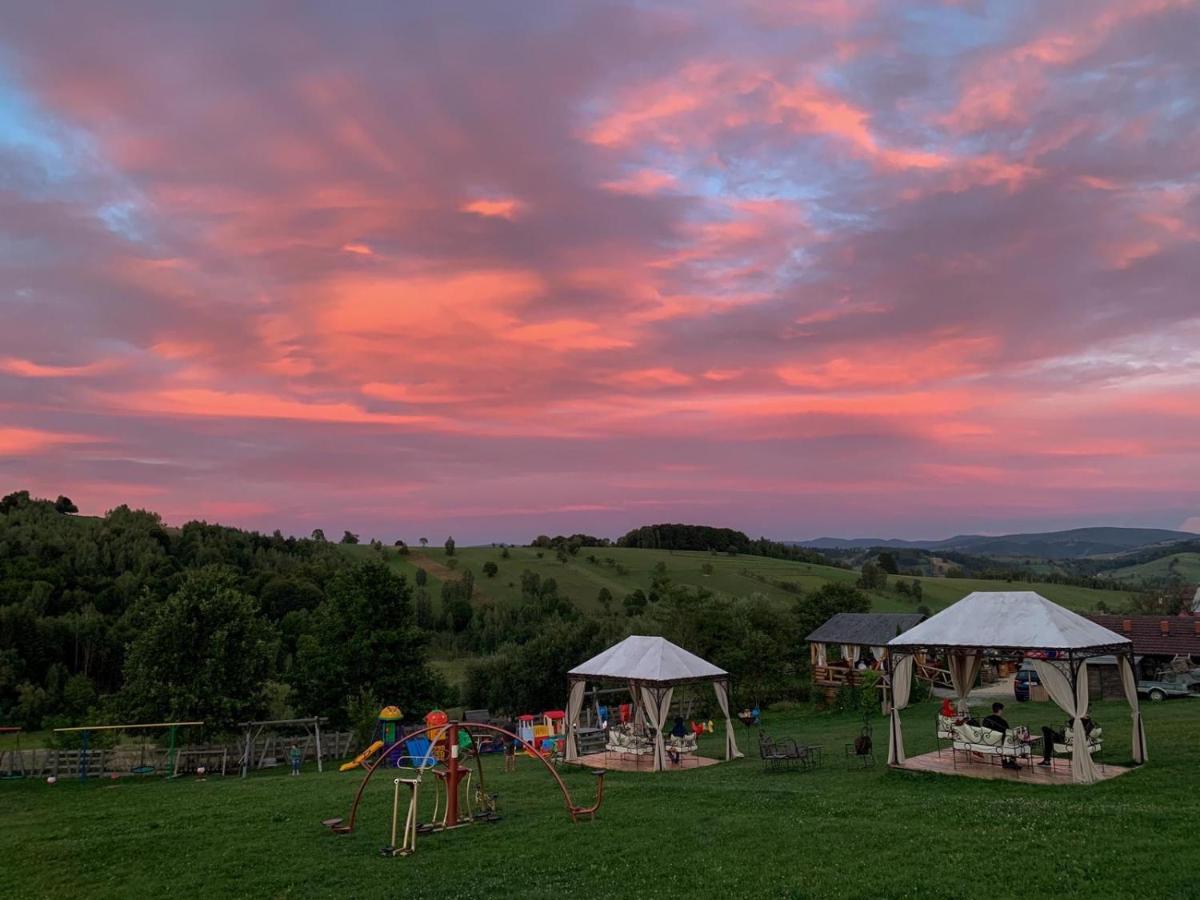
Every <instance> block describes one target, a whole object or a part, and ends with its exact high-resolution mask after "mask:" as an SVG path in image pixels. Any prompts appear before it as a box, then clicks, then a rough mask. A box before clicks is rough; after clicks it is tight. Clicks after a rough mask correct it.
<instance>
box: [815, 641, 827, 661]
mask: <svg viewBox="0 0 1200 900" xmlns="http://www.w3.org/2000/svg"><path fill="white" fill-rule="evenodd" d="M812 646H813V665H815V666H827V665H829V658H828V657H827V656H826V654H825V645H824V644H822V643H815V644H813V645H812Z"/></svg>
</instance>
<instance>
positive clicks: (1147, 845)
mask: <svg viewBox="0 0 1200 900" xmlns="http://www.w3.org/2000/svg"><path fill="white" fill-rule="evenodd" d="M933 713H934V707H933V705H932V704H928V703H927V704H923V705H921V706H917V707H914V708H911V709H909V710H906V711H905V714H904V720H905V727H906V729H907V738H908V750H909V752H910V754H911V753H918V752H924V751H926V750H931V749H933V738H932V727H931V724H932V717H933ZM1009 713H1010V716H1009V717H1010V719H1011V720H1012V721H1013V722H1014V723H1015V722H1024V723H1027V724H1030V725H1031V726H1037V725H1040V724H1041V723H1042V722H1043V721H1050V722H1058V721H1059V719H1061V714H1060V713H1059V711H1058V710H1057V709H1056V708H1054V707H1052V706H1049V705H1046V704H1021V705H1019V706H1018V705H1017V704H1012V705H1010V710H1009ZM1094 714H1095V715H1096V717H1097V719H1098V720H1099V721H1101V722H1102V723H1103V724H1104V725H1105V726H1106V727H1105V733H1106V736H1107V745H1106V750H1105V757H1106V759H1107V761H1108V762H1109V763H1119V762H1122V761H1125V760H1127V759H1128V756H1129V744H1128V741H1129V728H1128V723H1129V716H1128V710H1127V708H1126V707H1125V706H1124V705H1123V704H1121V703H1116V702H1103V703H1099V704H1096V708H1095V710H1094ZM1145 715H1146V731H1147V735H1148V740H1149V748H1150V759H1151V762H1150V764H1149V765H1147V766H1146V767H1145V768H1143V769H1141V770H1138V771H1136V772H1133V773H1131V774H1128V775H1125V776H1123V777H1121V778H1117V779H1114V780H1112V781H1108V782H1104V783H1101V784H1097V785H1093V786H1074V785H1070V786H1055V787H1047V786H1038V785H1033V784H1020V783H1016V784H1014V783H1008V782H987V781H974V780H970V779H966V778H961V777H953V776H939V775H923V774H913V773H907V772H894V771H889V770H888V769H887V768H886V767H885V766H884V765H883V764H882V763H883V759H884V753H885V748H884V747H883V746H882V744H883V743H884V739H883V735H884V734H885V728H884V723H885V720H883V719H882V718H877V719H875V720H874V726H875V735H876V740H877V741H878V742H879V746H878V748H877V751H878V754H879V758H880V765H878V766H877V767H876V768H874V769H871V770H865V771H847V770H846V769H845V768H844V766H843V765H842V762H843V757H842V746H843V744H844V743H845V742H847V741H849V740H850V739H851V738H852V737H853V736H854V735H855V734H856V733H857V730H858V727H859V725H860V722H859V721H858V720H857V719H856V718H855V717H853V716H850V715H838V714H827V713H816V712H813V711H811V710H809V709H807V708H804V709H799V710H792V711H780V712H773V711H768V712H767V714H766V722H765V724H766V728H767V730H768V731H770V732H771V733H773V734H777V735H784V734H790V735H794V736H796V737H800V738H802V739H804V740H807V741H809V742H818V743H821V744H823V745H824V746H825V766H824V768H822V769H820V770H818V771H816V772H811V773H799V772H794V773H786V774H780V775H767V774H764V773H763V771H762V769H761V766H760V764H759V762H758V760H757V759H755V758H753V751H754V738H753V734H754V733H753V732H747V731H746V730H745V729H743V728H742V727H741V726H740V725H739V726H738V736H739V739H740V740H741V742H742V745H743V749H744V750H746V751H748V755H747V758H746V759H743V760H740V761H738V762H734V763H730V764H725V765H720V766H714V767H711V768H706V769H699V770H692V771H687V772H681V773H664V774H659V775H654V774H649V773H644V774H635V773H613V774H610V775H609V777H608V780H607V791H606V796H605V800H604V806H603V808H602V810H601V812H600V815H599V817H598V819H597V821H595V822H594V823H582V824H577V825H572V824H571V823H570V822H569V820H568V819H567V817H566V815H565V813H564V812H563V809H562V805H561V799H560V795H559V794H558V793H557V791H556V790H554V789H553V785H552V782H551V781H550V779H549V777H548V776H547V775H546V773H545V772H544V771H542V770H540V768H539V767H538V765H537V764H536V763H535V762H533V761H531V760H522V762H521V765H520V768H519V769H518V771H517V772H515V773H513V774H507V775H506V774H505V773H503V772H502V771H500V769H501V766H500V765H499V760H498V759H495V758H493V759H491V760H490V767H489V769H488V772H487V775H488V778H489V779H490V781H489V787H490V788H491V789H492V790H495V791H498V792H499V794H500V807H501V812H502V813H503V816H504V818H503V821H502V822H500V823H498V824H495V825H481V826H477V827H474V828H467V829H462V830H459V831H455V832H452V833H448V834H442V835H433V836H429V837H421V838H419V839H418V843H417V848H418V849H417V854H416V855H415V856H413V857H411V858H408V859H383V858H381V857H379V856H378V855H377V850H378V848H379V847H380V846H382V845H383V844H385V843H386V842H387V836H386V829H387V819H388V811H389V796H390V788H391V786H390V784H388V783H387V782H386V779H384V778H382V777H381V778H379V779H378V783H372V789H371V790H370V791H369V792H368V798H369V802H368V803H366V804H365V807H364V812H363V818H362V823H361V828H360V831H359V832H358V833H356V834H355V835H353V836H351V837H337V836H334V835H333V834H331V833H329V832H327V831H326V830H325V829H323V828H322V827H321V825H320V820H321V819H324V818H326V817H328V816H332V815H344V814H345V812H346V810H347V808H348V806H349V803H350V799H351V795H352V793H353V791H354V789H355V787H356V786H357V784H358V780H359V776H358V775H356V774H338V773H336V772H326V773H325V774H324V775H317V774H316V773H315V771H307V772H306V773H305V774H304V776H303V777H301V778H289V777H287V776H286V775H283V774H260V775H257V776H255V777H252V778H250V779H247V780H241V779H237V778H223V779H222V778H210V779H208V780H206V781H196V780H193V779H186V780H178V781H172V782H166V781H163V780H159V779H154V780H145V781H139V780H136V779H132V778H130V779H123V780H120V781H117V782H89V783H87V784H84V785H81V784H79V783H77V782H74V781H70V780H65V781H63V782H60V783H59V784H57V785H54V786H49V785H46V784H44V783H41V782H36V781H31V780H27V781H13V782H6V783H0V798H2V800H0V808H3V810H4V813H5V815H4V826H5V827H4V829H3V832H0V859H4V860H5V865H4V881H5V888H6V891H7V893H8V895H9V896H14V897H51V896H81V895H87V896H92V897H128V896H162V895H170V896H174V897H200V896H217V895H240V896H255V897H260V896H271V897H279V896H303V897H327V896H328V897H334V896H336V897H346V896H355V897H383V896H397V895H401V894H403V895H407V896H413V897H476V896H479V897H498V896H503V897H526V896H532V895H555V894H560V895H565V896H571V897H660V896H672V897H682V896H691V897H697V896H700V897H717V896H736V897H742V896H766V897H783V896H787V897H814V898H815V897H821V898H837V897H920V898H923V900H925V898H950V897H985V898H1007V897H1022V898H1023V897H1028V896H1039V897H1040V896H1051V897H1054V896H1060V897H1064V896H1076V895H1082V896H1088V897H1121V896H1135V895H1136V896H1153V897H1156V898H1185V897H1192V898H1194V897H1196V896H1200V870H1198V869H1197V867H1196V866H1195V864H1194V862H1195V835H1196V832H1195V827H1196V826H1195V823H1196V822H1197V821H1200V775H1198V774H1197V771H1196V767H1195V747H1196V746H1197V743H1198V742H1200V703H1193V702H1190V701H1175V702H1167V703H1161V704H1154V705H1148V707H1147V709H1146V710H1145ZM709 740H710V741H712V743H711V744H710V745H709V749H710V750H712V749H715V743H716V742H715V740H712V739H709ZM381 774H382V773H381ZM568 779H569V781H570V783H571V785H572V788H573V790H575V791H576V793H577V795H578V797H577V799H580V800H582V799H586V798H587V797H589V796H590V793H591V786H592V778H591V776H590V775H589V774H588V773H586V772H584V771H575V770H572V771H571V772H570V773H569V774H568Z"/></svg>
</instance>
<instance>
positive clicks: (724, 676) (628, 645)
mask: <svg viewBox="0 0 1200 900" xmlns="http://www.w3.org/2000/svg"><path fill="white" fill-rule="evenodd" d="M567 676H568V679H569V681H570V685H571V687H570V693H569V694H568V698H567V741H566V744H567V746H566V756H567V761H568V762H574V761H575V760H577V759H578V758H579V745H578V742H577V737H576V735H577V733H578V730H579V713H580V711H581V710H582V709H583V695H584V690H585V689H586V687H587V682H589V681H606V682H617V683H620V684H623V685H628V687H629V693H630V694H631V695H632V696H633V698H634V702H635V703H637V704H639V705H640V706H641V707H642V711H643V714H644V716H645V718H646V722H647V724H649V725H650V727H651V728H652V730H653V731H654V771H656V772H657V771H662V770H663V769H665V768H666V767H667V753H666V742H665V740H664V738H663V729H664V728H665V727H666V724H667V718H668V716H669V715H670V710H671V698H672V696H673V695H674V692H675V688H676V687H679V686H680V685H685V684H702V683H705V682H711V683H712V686H713V691H714V692H715V693H716V696H717V706H719V707H720V709H721V715H723V716H724V717H725V758H726V759H736V758H737V757H739V756H741V755H742V754H741V753H740V752H739V751H738V747H737V740H736V739H735V738H734V734H733V722H732V720H731V719H730V718H729V673H728V672H726V671H725V670H724V669H719V668H717V667H716V666H714V665H713V664H712V663H710V662H708V661H707V660H704V659H701V658H700V657H699V656H697V655H696V654H694V653H689V652H688V651H687V650H684V649H683V648H682V647H679V646H677V645H675V644H672V643H671V642H670V641H668V640H667V639H666V638H663V637H650V636H645V635H638V634H635V635H630V636H629V637H627V638H625V640H623V641H621V642H620V643H618V644H614V645H613V646H611V647H609V648H608V649H607V650H605V651H604V652H603V653H600V654H597V655H596V656H593V657H592V658H591V659H589V660H588V661H587V662H585V663H580V664H579V665H578V666H576V667H575V668H573V669H571V671H570V672H568V673H567Z"/></svg>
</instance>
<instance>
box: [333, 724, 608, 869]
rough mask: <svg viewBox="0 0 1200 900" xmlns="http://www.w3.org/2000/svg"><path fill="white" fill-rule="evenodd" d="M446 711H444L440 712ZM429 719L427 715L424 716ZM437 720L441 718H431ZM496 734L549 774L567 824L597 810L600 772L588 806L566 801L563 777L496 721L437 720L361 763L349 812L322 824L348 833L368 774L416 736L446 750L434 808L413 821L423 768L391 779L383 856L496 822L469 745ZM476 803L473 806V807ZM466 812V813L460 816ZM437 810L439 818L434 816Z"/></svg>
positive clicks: (601, 782)
mask: <svg viewBox="0 0 1200 900" xmlns="http://www.w3.org/2000/svg"><path fill="white" fill-rule="evenodd" d="M442 715H443V716H444V715H445V714H444V713H443V714H442ZM427 718H428V717H427ZM435 718H440V717H435ZM473 733H475V734H484V733H490V734H496V735H500V736H501V737H504V736H507V737H509V738H512V739H513V740H514V741H515V742H516V743H517V744H520V745H521V747H522V749H524V750H526V751H527V752H529V753H530V755H531V756H533V757H535V758H536V759H537V760H538V761H540V762H541V763H542V765H543V766H545V767H546V771H548V772H549V773H550V775H551V777H553V778H554V781H555V783H556V784H557V785H558V789H559V790H560V791H561V792H562V795H563V803H564V805H565V806H566V809H567V814H568V815H569V816H570V817H571V821H572V822H577V821H579V819H580V818H583V817H586V818H588V819H594V818H595V815H596V811H597V810H598V809H599V808H600V804H601V803H602V802H603V800H604V774H605V773H604V770H603V769H594V770H593V772H592V773H593V774H594V775H595V776H596V798H595V802H594V803H593V804H592V805H591V806H579V805H577V804H575V803H574V802H573V801H572V800H571V793H570V791H569V790H568V788H567V785H566V783H565V782H564V781H563V780H562V777H561V776H560V775H559V774H558V772H557V771H555V769H554V767H553V766H552V765H551V764H550V763H549V762H547V761H546V759H545V758H544V757H543V756H542V755H541V754H540V753H538V752H536V750H535V748H534V747H533V745H532V744H530V743H528V742H527V741H526V740H525V739H524V738H522V737H521V736H520V735H518V734H513V733H512V732H511V731H508V730H506V729H504V728H500V727H499V726H496V725H490V724H485V723H481V722H470V723H468V722H457V721H450V720H448V719H447V720H446V721H444V722H442V723H440V724H435V725H428V724H427V725H426V726H425V727H424V728H422V729H420V730H418V731H414V732H413V733H412V734H409V735H406V736H404V737H401V738H400V739H399V740H398V741H397V742H396V744H395V745H393V746H391V747H387V748H385V749H384V750H383V751H382V752H381V753H379V754H377V755H376V756H375V757H374V759H373V761H371V762H368V763H365V764H364V765H363V769H364V770H365V774H364V776H363V780H362V782H361V783H360V784H359V786H358V791H357V792H356V793H355V795H354V801H353V803H352V804H351V806H350V815H349V817H348V819H346V820H343V819H341V818H333V819H326V820H325V821H324V822H323V823H322V824H324V825H325V826H327V827H328V828H330V829H331V830H332V831H333V832H334V833H335V834H342V835H347V834H352V833H353V832H354V826H355V823H356V822H357V818H358V808H359V804H360V803H361V802H362V797H363V793H364V792H365V791H366V788H367V785H368V784H369V783H370V781H371V778H372V776H373V775H374V774H375V772H376V770H378V769H379V768H380V766H381V765H382V764H383V763H384V761H385V760H387V759H388V758H389V756H390V755H391V754H392V752H393V751H395V750H397V749H399V746H400V745H402V744H409V743H411V742H415V741H417V740H419V739H421V738H425V739H426V740H427V741H428V742H429V744H430V745H432V746H433V747H437V746H438V745H439V744H443V743H444V746H446V747H447V748H448V751H449V752H448V753H447V756H446V762H445V766H444V767H443V766H440V765H439V766H437V767H436V768H434V769H433V774H434V777H436V778H437V783H438V786H439V792H438V796H437V803H436V804H435V807H434V815H433V821H432V822H429V823H425V824H420V823H418V822H417V821H416V815H417V796H418V794H419V789H420V785H421V781H422V777H423V772H422V770H421V769H420V768H418V769H417V771H416V775H415V776H414V777H412V778H407V779H406V778H396V779H394V781H393V785H394V790H393V799H392V843H391V845H389V847H385V848H384V849H383V851H382V852H383V853H384V855H386V856H397V855H407V854H409V853H412V852H413V851H414V850H415V849H416V835H417V834H418V833H421V834H432V833H435V832H438V831H447V830H450V829H453V828H461V827H463V826H466V825H474V824H478V823H481V822H496V821H498V820H499V816H498V815H497V813H496V803H495V796H494V795H489V794H488V793H487V792H486V790H485V789H484V780H483V757H482V755H481V754H479V753H477V752H475V751H474V748H475V747H477V746H478V745H479V741H478V740H477V739H476V738H475V736H474V734H473ZM414 754H415V751H413V750H411V749H410V750H409V751H408V753H407V754H406V755H408V756H410V757H411V756H412V755H414ZM464 756H473V757H474V759H475V771H474V772H472V770H471V768H470V766H469V764H468V765H466V766H464V765H463V764H462V758H463V757H464ZM473 774H474V775H475V776H476V778H475V794H474V799H475V801H476V802H475V804H474V806H473V804H472V796H471V791H470V787H471V781H472V777H471V776H472V775H473ZM402 784H406V785H409V791H410V794H409V807H408V814H407V817H406V819H405V823H406V824H405V830H404V836H403V840H402V842H401V845H400V847H399V848H397V847H396V828H397V824H396V823H397V822H398V820H399V808H400V786H401V785H402ZM464 788H465V790H466V797H465V803H464V802H463V800H464V798H462V797H460V791H462V790H463V789H464ZM443 796H444V797H445V806H444V807H443V806H442V803H441V799H442V797H443ZM475 806H477V807H478V809H476V808H474V807H475ZM464 811H465V814H464ZM439 813H441V818H440V819H439V818H438V815H439Z"/></svg>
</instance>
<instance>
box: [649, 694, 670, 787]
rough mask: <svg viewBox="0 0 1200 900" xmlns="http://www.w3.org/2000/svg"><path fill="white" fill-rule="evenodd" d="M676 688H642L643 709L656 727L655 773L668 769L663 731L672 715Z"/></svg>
mask: <svg viewBox="0 0 1200 900" xmlns="http://www.w3.org/2000/svg"><path fill="white" fill-rule="evenodd" d="M674 693H675V689H674V688H650V687H643V688H642V708H643V709H644V710H645V714H646V717H647V718H648V719H649V721H650V723H651V725H653V726H654V771H656V772H661V771H662V770H663V769H665V768H666V767H667V748H666V742H665V741H664V740H663V729H664V728H666V726H667V718H668V716H670V715H671V696H672V695H673V694H674Z"/></svg>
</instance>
